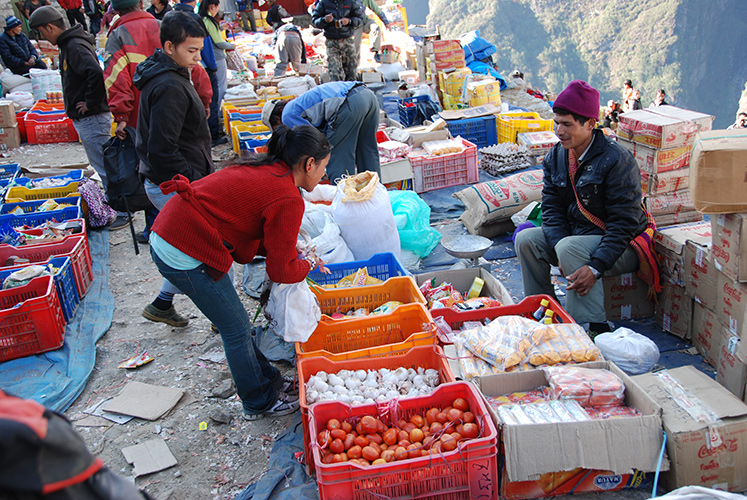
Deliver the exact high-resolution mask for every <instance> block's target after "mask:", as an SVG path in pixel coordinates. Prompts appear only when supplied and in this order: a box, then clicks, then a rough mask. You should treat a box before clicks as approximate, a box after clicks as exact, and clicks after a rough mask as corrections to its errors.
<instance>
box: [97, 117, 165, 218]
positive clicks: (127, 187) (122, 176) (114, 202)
mask: <svg viewBox="0 0 747 500" xmlns="http://www.w3.org/2000/svg"><path fill="white" fill-rule="evenodd" d="M125 131H126V132H127V138H126V139H125V140H121V139H119V138H118V137H117V136H113V137H112V138H111V139H109V140H108V141H106V144H104V170H105V171H106V177H107V181H108V182H107V186H106V201H107V203H108V204H109V206H110V207H112V208H113V209H114V210H117V211H119V212H130V213H132V212H137V211H140V210H150V209H153V208H154V207H153V204H152V203H151V202H150V200H149V199H148V196H147V195H146V194H145V187H144V186H143V183H142V181H141V180H140V176H139V175H138V171H137V169H138V163H139V160H138V157H137V151H136V150H135V129H134V128H132V127H127V128H126V129H125Z"/></svg>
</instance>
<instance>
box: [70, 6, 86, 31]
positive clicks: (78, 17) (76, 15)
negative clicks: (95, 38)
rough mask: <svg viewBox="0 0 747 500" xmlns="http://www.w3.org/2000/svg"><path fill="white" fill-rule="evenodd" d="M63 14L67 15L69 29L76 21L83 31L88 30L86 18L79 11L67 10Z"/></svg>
mask: <svg viewBox="0 0 747 500" xmlns="http://www.w3.org/2000/svg"><path fill="white" fill-rule="evenodd" d="M65 14H66V15H67V20H68V22H69V23H70V27H73V26H74V25H75V21H78V22H79V23H80V24H82V25H83V29H84V30H86V31H87V30H88V27H87V26H86V16H85V15H84V14H83V13H82V12H81V11H80V9H67V10H65Z"/></svg>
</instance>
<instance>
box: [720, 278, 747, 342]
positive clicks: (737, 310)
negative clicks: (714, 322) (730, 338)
mask: <svg viewBox="0 0 747 500" xmlns="http://www.w3.org/2000/svg"><path fill="white" fill-rule="evenodd" d="M745 314H747V284H744V283H739V282H736V281H733V280H732V279H731V278H729V277H728V276H726V275H724V273H721V272H717V273H716V317H717V318H718V320H719V322H721V323H722V324H724V325H725V326H726V327H727V328H728V329H729V330H730V331H731V332H732V333H733V334H734V335H742V332H743V331H744V329H745V328H747V322H745V319H746V318H745ZM746 338H747V337H746Z"/></svg>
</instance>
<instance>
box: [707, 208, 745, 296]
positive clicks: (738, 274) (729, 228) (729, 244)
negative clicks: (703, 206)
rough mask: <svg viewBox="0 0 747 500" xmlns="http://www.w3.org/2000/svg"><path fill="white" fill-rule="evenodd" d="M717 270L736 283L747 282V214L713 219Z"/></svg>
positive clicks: (714, 256)
mask: <svg viewBox="0 0 747 500" xmlns="http://www.w3.org/2000/svg"><path fill="white" fill-rule="evenodd" d="M711 224H712V226H713V227H712V230H711V231H712V233H713V258H714V260H715V261H716V269H718V270H719V271H721V272H722V273H724V274H725V275H727V276H728V277H730V278H731V279H733V280H735V281H742V282H747V213H741V214H721V215H718V216H717V217H711Z"/></svg>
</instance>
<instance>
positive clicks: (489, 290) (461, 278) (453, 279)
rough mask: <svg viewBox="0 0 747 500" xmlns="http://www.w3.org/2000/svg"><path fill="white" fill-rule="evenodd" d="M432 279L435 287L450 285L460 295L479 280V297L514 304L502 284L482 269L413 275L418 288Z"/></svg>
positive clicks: (449, 270)
mask: <svg viewBox="0 0 747 500" xmlns="http://www.w3.org/2000/svg"><path fill="white" fill-rule="evenodd" d="M433 278H436V284H437V285H440V284H441V283H443V282H444V281H445V282H447V283H451V286H453V287H454V288H455V289H456V290H459V292H460V293H465V292H467V291H469V289H470V287H471V286H472V282H473V281H475V278H480V279H482V280H483V281H484V282H485V285H484V286H483V287H482V292H480V296H481V297H491V298H494V299H497V300H499V301H501V303H503V304H504V305H511V304H513V303H514V300H513V299H512V298H511V294H509V293H508V290H507V289H506V287H505V286H503V283H501V282H500V281H499V280H498V278H496V277H495V276H493V275H492V274H490V272H488V271H486V270H485V269H483V268H482V267H473V268H469V269H448V270H446V271H433V272H430V273H423V274H416V275H415V281H416V282H417V284H418V286H420V285H422V284H423V283H425V282H426V281H429V280H431V279H433Z"/></svg>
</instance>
